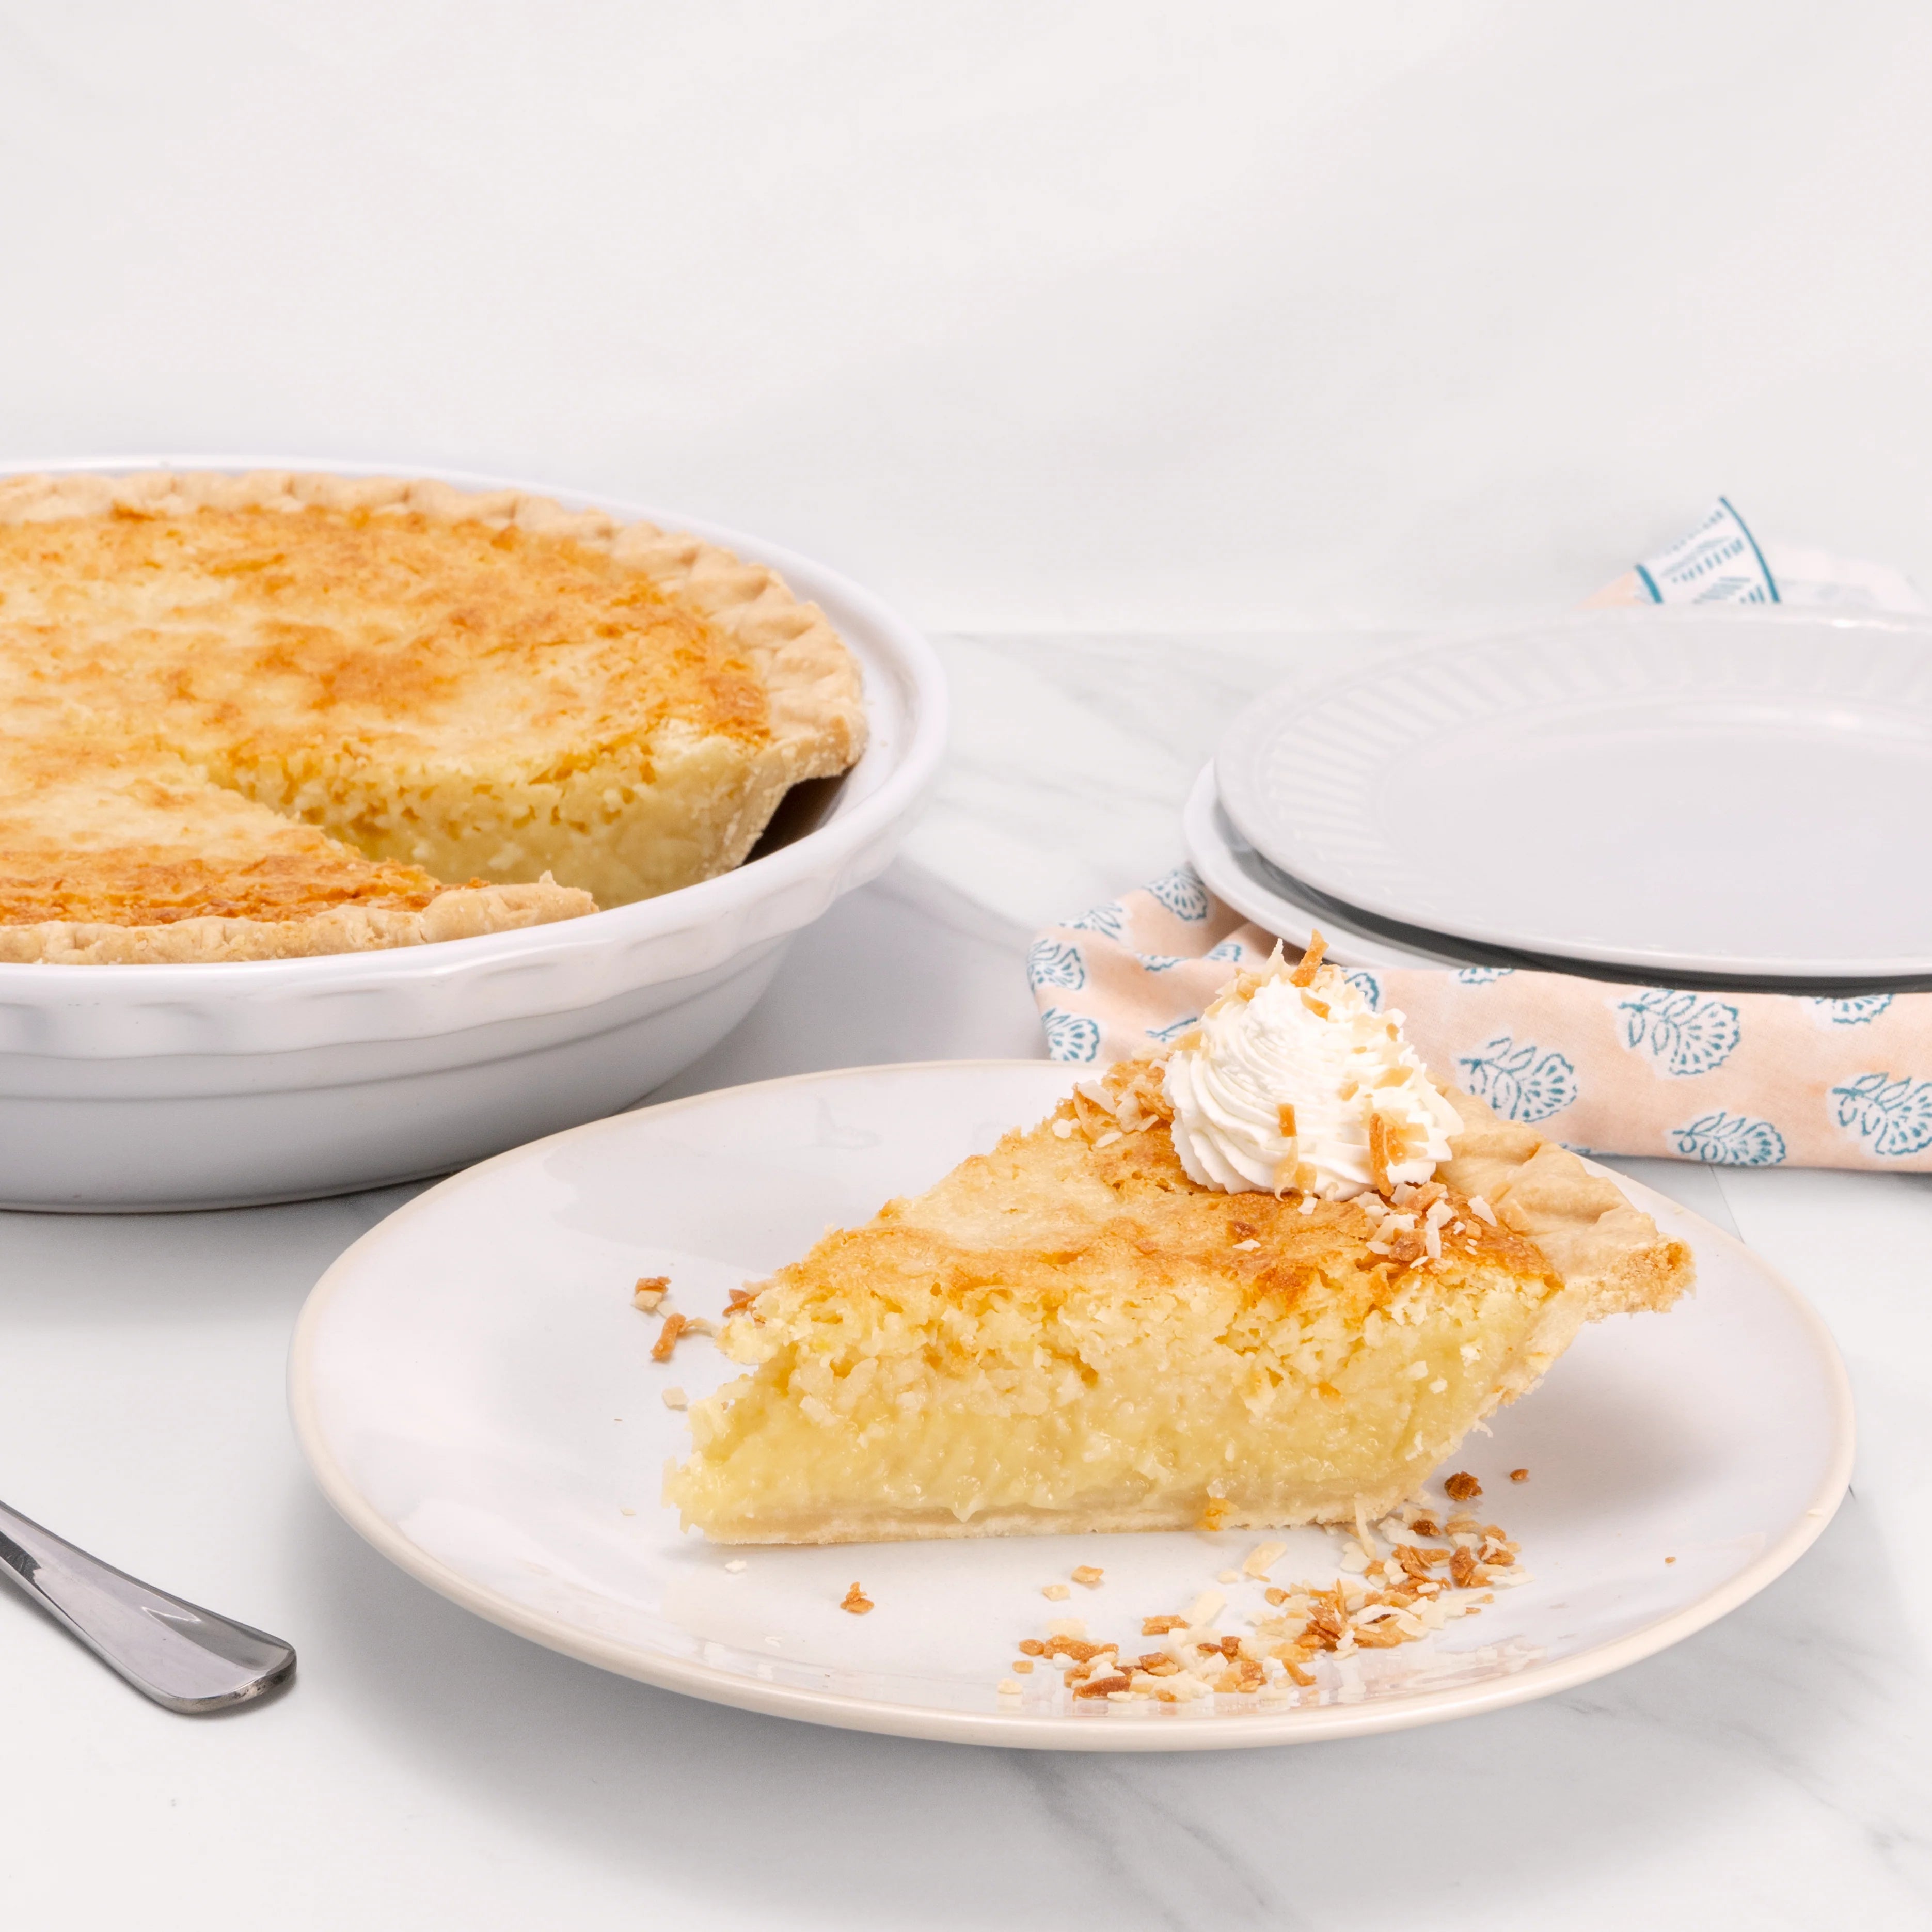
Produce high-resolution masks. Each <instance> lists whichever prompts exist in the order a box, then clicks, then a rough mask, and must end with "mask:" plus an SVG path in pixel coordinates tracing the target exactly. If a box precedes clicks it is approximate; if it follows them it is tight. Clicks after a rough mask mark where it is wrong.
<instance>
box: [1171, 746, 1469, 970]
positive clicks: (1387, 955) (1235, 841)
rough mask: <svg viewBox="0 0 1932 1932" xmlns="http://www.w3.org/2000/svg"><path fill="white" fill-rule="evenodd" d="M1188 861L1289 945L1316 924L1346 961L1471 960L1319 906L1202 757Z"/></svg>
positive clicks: (1192, 798)
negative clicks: (1233, 811)
mask: <svg viewBox="0 0 1932 1932" xmlns="http://www.w3.org/2000/svg"><path fill="white" fill-rule="evenodd" d="M1181 836H1182V838H1183V839H1184V841H1185V842H1186V844H1187V856H1188V860H1189V862H1190V864H1191V865H1193V868H1194V870H1195V873H1196V876H1197V877H1199V879H1200V880H1201V883H1202V884H1203V885H1204V886H1206V887H1207V888H1208V890H1209V891H1210V892H1212V893H1213V894H1214V896H1215V897H1216V898H1217V899H1219V900H1220V901H1221V903H1222V904H1223V905H1226V906H1232V907H1233V908H1234V909H1235V911H1237V912H1238V913H1241V916H1243V917H1244V919H1253V921H1254V922H1255V923H1256V925H1257V926H1259V927H1261V929H1262V931H1263V932H1271V933H1273V934H1274V935H1275V937H1276V938H1277V939H1281V940H1285V941H1286V942H1287V943H1288V944H1289V945H1290V946H1306V945H1307V944H1308V942H1309V940H1310V938H1311V937H1312V936H1313V934H1314V933H1315V932H1316V929H1318V928H1319V929H1320V932H1321V934H1322V938H1323V939H1324V940H1325V941H1326V942H1327V945H1328V957H1329V958H1330V959H1333V960H1335V961H1336V962H1337V963H1338V964H1340V965H1343V966H1382V967H1389V966H1465V965H1468V964H1469V962H1468V961H1467V960H1466V959H1459V958H1457V956H1455V955H1454V954H1453V953H1446V952H1445V953H1432V952H1424V951H1422V950H1420V949H1419V948H1415V947H1407V946H1403V945H1401V944H1398V943H1397V941H1394V940H1392V939H1388V938H1385V937H1383V935H1381V934H1380V933H1377V932H1371V931H1370V929H1368V928H1367V926H1358V925H1356V924H1355V923H1354V922H1352V920H1351V919H1349V916H1348V913H1347V911H1346V909H1344V908H1343V907H1333V906H1322V907H1317V906H1313V905H1311V904H1307V902H1306V901H1304V900H1302V899H1301V898H1298V897H1296V896H1295V894H1294V893H1293V892H1292V890H1291V889H1289V881H1287V880H1284V879H1283V878H1282V877H1280V874H1277V873H1276V872H1275V871H1274V870H1273V869H1272V868H1271V867H1270V866H1269V865H1268V862H1267V861H1266V860H1265V859H1263V858H1262V856H1261V854H1260V853H1258V852H1257V851H1256V850H1255V848H1254V847H1253V846H1252V845H1250V844H1249V843H1248V841H1247V840H1246V839H1245V838H1243V837H1242V836H1241V833H1240V832H1238V830H1237V829H1235V826H1234V825H1233V823H1232V822H1231V821H1230V820H1229V817H1228V814H1227V813H1226V811H1224V810H1223V808H1222V805H1221V795H1220V791H1219V790H1217V787H1216V785H1215V783H1214V766H1212V765H1211V764H1210V765H1204V766H1202V770H1201V775H1200V776H1199V778H1196V780H1195V781H1194V789H1193V790H1192V791H1191V792H1190V793H1188V795H1187V805H1186V806H1185V807H1184V808H1183V810H1182V812H1181Z"/></svg>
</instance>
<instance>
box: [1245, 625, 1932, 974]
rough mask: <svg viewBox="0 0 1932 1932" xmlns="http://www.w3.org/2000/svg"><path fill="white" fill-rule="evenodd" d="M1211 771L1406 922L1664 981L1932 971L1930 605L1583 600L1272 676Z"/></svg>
mask: <svg viewBox="0 0 1932 1932" xmlns="http://www.w3.org/2000/svg"><path fill="white" fill-rule="evenodd" d="M1215 772H1216V776H1217V781H1218V782H1219V785H1220V795H1221V800H1222V802H1223V805H1224V806H1225V807H1226V811H1227V813H1228V816H1229V819H1230V820H1232V823H1234V825H1235V826H1236V827H1237V828H1238V829H1239V831H1240V832H1241V834H1242V835H1243V836H1244V837H1245V838H1247V840H1248V841H1250V843H1251V844H1253V846H1254V847H1256V849H1257V850H1259V851H1260V852H1262V853H1265V855H1266V856H1268V858H1269V859H1272V860H1273V861H1274V863H1275V864H1276V865H1278V866H1280V868H1282V869H1283V871H1286V872H1287V873H1288V874H1290V875H1292V877H1294V878H1295V879H1297V880H1300V881H1301V882H1302V883H1304V884H1305V885H1307V886H1312V887H1313V888H1314V889H1315V890H1316V891H1317V892H1321V893H1323V894H1325V895H1328V896H1330V897H1331V898H1336V899H1339V900H1341V901H1343V902H1345V903H1346V904H1349V905H1351V906H1355V907H1359V908H1361V910H1362V911H1364V912H1365V913H1369V914H1371V915H1373V916H1376V917H1377V918H1379V919H1387V920H1391V921H1394V922H1397V924H1399V925H1400V926H1406V927H1410V928H1415V929H1422V930H1424V931H1427V932H1432V933H1439V934H1444V935H1454V936H1455V937H1457V938H1461V939H1463V940H1468V941H1476V942H1478V944H1482V945H1484V946H1490V947H1502V948H1505V949H1507V950H1510V951H1512V952H1516V953H1534V954H1538V955H1541V956H1546V957H1559V958H1562V959H1571V960H1579V961H1590V962H1595V963H1597V964H1598V965H1609V966H1619V967H1623V968H1628V969H1631V971H1634V972H1636V973H1637V974H1640V975H1641V976H1643V977H1656V976H1658V975H1659V974H1663V975H1666V976H1667V975H1669V974H1673V973H1676V974H1700V975H1707V976H1713V977H1721V978H1726V979H1730V980H1754V979H1763V978H1773V979H1776V978H1790V979H1798V980H1811V981H1823V982H1831V983H1846V982H1854V981H1857V980H1863V979H1873V980H1900V979H1910V978H1916V977H1924V976H1925V975H1926V974H1932V910H1928V907H1932V844H1928V843H1927V841H1926V840H1925V838H1924V837H1923V836H1922V835H1921V827H1922V824H1923V821H1924V815H1925V805H1926V801H1927V798H1928V797H1932V623H1928V622H1926V621H1925V620H1924V619H1906V618H1896V617H1874V616H1859V617H1847V616H1827V615H1823V614H1821V613H1818V612H1816V611H1778V610H1756V609H1754V610H1749V611H1744V610H1737V609H1730V610H1700V609H1697V608H1694V607H1693V608H1689V609H1685V610H1635V611H1622V610H1600V611H1595V612H1590V613H1584V614H1582V615H1580V616H1574V617H1568V618H1564V619H1556V620H1554V621H1552V622H1547V623H1544V624H1541V625H1535V626H1533V627H1528V628H1523V629H1520V630H1515V631H1508V632H1506V633H1503V634H1490V635H1486V636H1484V637H1477V638H1473V639H1466V640H1460V641H1458V642H1455V643H1445V644H1442V645H1440V646H1436V647H1433V648H1431V649H1427V650H1424V651H1421V652H1416V653H1415V654H1414V655H1406V656H1404V657H1402V658H1399V659H1386V660H1382V661H1378V662H1376V664H1374V665H1373V666H1372V667H1369V668H1367V669H1365V670H1362V671H1361V672H1359V673H1355V674H1353V675H1350V676H1343V677H1342V678H1340V679H1337V680H1336V681H1335V682H1333V683H1332V684H1331V685H1328V686H1327V687H1325V688H1319V689H1316V690H1314V691H1310V690H1308V689H1307V688H1304V687H1299V686H1298V687H1295V688H1283V689H1282V690H1280V691H1274V692H1271V693H1269V694H1267V695H1265V696H1264V697H1262V698H1260V699H1259V700H1256V703H1254V704H1253V705H1252V706H1250V708H1249V709H1248V710H1247V712H1244V714H1243V715H1242V716H1241V718H1239V719H1238V721H1236V723H1235V725H1234V726H1233V727H1232V729H1231V730H1229V733H1228V735H1227V736H1226V739H1224V741H1223V744H1222V746H1221V748H1220V752H1219V753H1218V754H1217V757H1216V760H1215ZM1445 826H1448V827H1450V828H1451V829H1453V832H1454V837H1453V838H1445V836H1444V835H1443V828H1444V827H1445Z"/></svg>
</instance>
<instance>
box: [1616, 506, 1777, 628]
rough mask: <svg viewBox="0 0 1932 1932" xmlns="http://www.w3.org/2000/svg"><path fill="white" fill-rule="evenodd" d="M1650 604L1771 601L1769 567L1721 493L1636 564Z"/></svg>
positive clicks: (1774, 597) (1772, 582)
mask: <svg viewBox="0 0 1932 1932" xmlns="http://www.w3.org/2000/svg"><path fill="white" fill-rule="evenodd" d="M1637 581H1638V582H1639V583H1641V584H1642V585H1643V588H1644V590H1645V592H1646V595H1648V596H1649V598H1650V601H1652V603H1653V604H1775V603H1777V602H1778V585H1777V583H1776V581H1775V580H1774V578H1773V577H1772V574H1771V566H1770V565H1769V564H1767V563H1766V562H1765V560H1764V553H1763V550H1760V549H1759V548H1758V547H1757V538H1755V537H1754V536H1753V535H1751V532H1750V531H1749V530H1748V529H1747V528H1746V527H1745V520H1744V518H1743V517H1741V516H1739V514H1738V513H1737V511H1735V510H1734V509H1733V508H1731V506H1730V502H1728V501H1727V499H1725V498H1724V497H1722V496H1720V497H1719V498H1718V500H1717V502H1715V504H1713V505H1712V508H1711V510H1710V512H1709V514H1708V515H1707V516H1706V517H1705V519H1704V520H1703V522H1702V523H1700V524H1699V525H1698V526H1697V528H1696V529H1694V530H1693V531H1692V532H1691V534H1690V535H1688V537H1685V538H1684V539H1683V540H1682V541H1681V542H1679V543H1676V544H1673V545H1672V546H1671V547H1670V549H1668V550H1663V551H1660V552H1659V553H1658V555H1657V556H1653V557H1650V558H1648V559H1646V561H1644V562H1642V563H1640V564H1639V565H1637Z"/></svg>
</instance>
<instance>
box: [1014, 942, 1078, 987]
mask: <svg viewBox="0 0 1932 1932" xmlns="http://www.w3.org/2000/svg"><path fill="white" fill-rule="evenodd" d="M1086 983H1087V965H1086V962H1085V960H1083V959H1082V958H1081V957H1080V949H1079V947H1077V946H1068V945H1067V944H1064V942H1063V941H1060V940H1057V939H1037V940H1035V941H1034V943H1033V946H1032V949H1031V950H1030V951H1029V952H1028V954H1027V984H1028V986H1031V987H1032V989H1034V992H1039V991H1040V988H1041V987H1043V986H1062V987H1064V988H1065V989H1066V990H1067V992H1070V993H1077V992H1079V990H1080V989H1081V988H1082V986H1085V985H1086Z"/></svg>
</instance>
